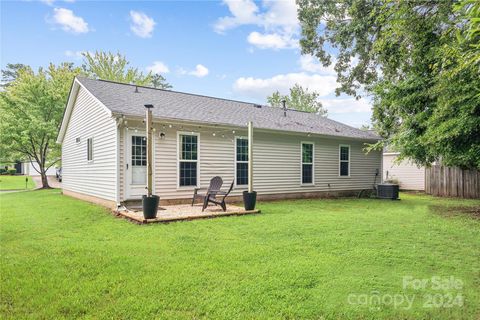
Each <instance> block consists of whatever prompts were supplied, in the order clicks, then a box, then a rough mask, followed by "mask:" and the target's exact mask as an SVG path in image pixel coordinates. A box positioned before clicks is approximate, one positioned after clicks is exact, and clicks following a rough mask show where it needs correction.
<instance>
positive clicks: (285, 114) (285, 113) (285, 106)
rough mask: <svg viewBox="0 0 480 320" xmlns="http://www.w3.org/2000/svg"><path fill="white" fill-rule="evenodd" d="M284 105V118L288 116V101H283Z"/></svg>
mask: <svg viewBox="0 0 480 320" xmlns="http://www.w3.org/2000/svg"><path fill="white" fill-rule="evenodd" d="M282 104H283V116H284V117H286V116H287V101H286V100H285V99H283V100H282Z"/></svg>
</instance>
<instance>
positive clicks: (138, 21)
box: [130, 10, 156, 38]
mask: <svg viewBox="0 0 480 320" xmlns="http://www.w3.org/2000/svg"><path fill="white" fill-rule="evenodd" d="M130 19H131V20H132V23H131V24H130V30H132V32H133V33H135V34H136V35H137V36H139V37H140V38H150V37H151V36H152V34H153V29H154V27H155V24H156V23H155V21H154V20H153V19H152V18H150V17H149V16H147V15H146V14H145V13H143V12H139V11H134V10H131V11H130Z"/></svg>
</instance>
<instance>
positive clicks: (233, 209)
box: [115, 204, 261, 224]
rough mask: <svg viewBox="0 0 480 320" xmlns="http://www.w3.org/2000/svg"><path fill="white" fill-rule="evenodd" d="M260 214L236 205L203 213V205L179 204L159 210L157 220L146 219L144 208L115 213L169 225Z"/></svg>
mask: <svg viewBox="0 0 480 320" xmlns="http://www.w3.org/2000/svg"><path fill="white" fill-rule="evenodd" d="M260 212H261V211H260V210H245V209H244V208H242V207H239V206H234V205H227V210H226V211H225V212H224V211H223V210H222V208H220V207H219V206H209V207H208V208H207V209H205V211H203V212H202V205H201V204H196V205H194V206H191V205H189V204H179V205H170V206H161V207H160V208H159V209H158V212H157V217H156V218H155V219H145V218H144V217H143V212H142V208H141V207H140V206H139V207H130V208H125V207H124V208H122V209H120V210H117V211H115V213H116V214H117V215H119V216H122V217H124V218H127V219H129V220H131V221H134V222H138V223H141V224H144V223H159V222H163V223H167V222H175V221H182V220H194V219H206V218H216V217H226V216H234V215H236V216H239V215H246V214H255V213H260Z"/></svg>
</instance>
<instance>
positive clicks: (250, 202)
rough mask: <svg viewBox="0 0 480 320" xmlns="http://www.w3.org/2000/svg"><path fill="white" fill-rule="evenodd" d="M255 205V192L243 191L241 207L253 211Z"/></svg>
mask: <svg viewBox="0 0 480 320" xmlns="http://www.w3.org/2000/svg"><path fill="white" fill-rule="evenodd" d="M256 203H257V192H256V191H252V192H248V191H243V205H244V207H245V210H254V209H255V204H256Z"/></svg>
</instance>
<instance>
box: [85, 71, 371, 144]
mask: <svg viewBox="0 0 480 320" xmlns="http://www.w3.org/2000/svg"><path fill="white" fill-rule="evenodd" d="M77 79H78V81H80V83H81V84H83V85H84V86H85V88H87V89H88V91H90V92H91V93H92V94H93V95H94V96H95V97H96V98H97V99H98V100H100V101H101V102H102V103H103V104H104V105H105V106H106V107H107V108H109V109H110V110H111V111H112V112H113V113H116V114H124V115H125V116H140V117H142V116H144V115H145V108H144V105H145V104H153V105H154V109H153V115H154V117H158V118H165V119H172V120H173V119H175V120H187V121H194V122H200V123H206V124H218V125H232V126H239V127H244V126H246V124H247V123H248V121H253V124H254V127H256V128H262V129H273V130H283V131H293V132H303V133H316V134H322V135H329V136H339V137H351V138H360V139H369V140H375V139H379V137H378V136H377V135H375V134H373V133H371V132H367V131H362V130H360V129H356V128H353V127H350V126H347V125H345V124H342V123H339V122H337V121H333V120H331V119H328V118H325V117H322V116H319V115H316V114H312V113H307V112H300V111H295V110H290V109H289V110H288V111H287V117H284V116H283V110H282V109H281V108H274V107H269V106H261V107H259V106H258V105H257V104H253V103H247V102H240V101H233V100H226V99H220V98H213V97H207V96H201V95H195V94H189V93H182V92H176V91H170V90H160V89H154V88H148V87H138V92H135V85H130V84H123V83H117V82H111V81H103V80H92V79H88V78H84V77H78V78H77Z"/></svg>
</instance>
